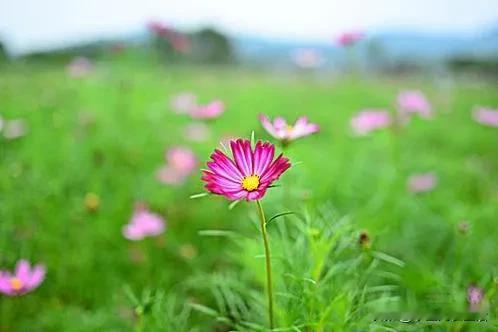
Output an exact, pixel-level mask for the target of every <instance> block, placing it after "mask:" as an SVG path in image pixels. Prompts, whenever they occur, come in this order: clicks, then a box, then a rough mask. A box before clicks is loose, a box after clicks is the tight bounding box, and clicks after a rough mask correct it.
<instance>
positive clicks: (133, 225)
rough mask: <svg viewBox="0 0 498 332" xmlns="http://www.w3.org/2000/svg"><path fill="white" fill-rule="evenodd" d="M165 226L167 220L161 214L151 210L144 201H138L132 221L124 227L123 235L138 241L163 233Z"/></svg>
mask: <svg viewBox="0 0 498 332" xmlns="http://www.w3.org/2000/svg"><path fill="white" fill-rule="evenodd" d="M165 227H166V226H165V221H164V219H163V218H162V217H161V216H160V215H159V214H156V213H153V212H150V211H149V210H148V208H147V205H145V204H144V203H136V204H135V208H134V211H133V215H132V217H131V219H130V221H129V222H128V224H126V225H125V226H124V227H123V236H124V237H125V238H127V239H128V240H132V241H138V240H142V239H144V238H146V237H154V236H158V235H160V234H162V233H163V232H164V230H165Z"/></svg>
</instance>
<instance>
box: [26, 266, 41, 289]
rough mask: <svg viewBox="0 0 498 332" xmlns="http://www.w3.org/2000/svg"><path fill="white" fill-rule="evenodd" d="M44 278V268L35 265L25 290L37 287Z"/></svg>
mask: <svg viewBox="0 0 498 332" xmlns="http://www.w3.org/2000/svg"><path fill="white" fill-rule="evenodd" d="M44 278H45V267H44V266H43V265H36V266H35V267H34V269H33V270H32V272H31V277H30V279H29V281H28V282H27V284H26V288H28V289H33V288H36V287H38V286H39V285H40V284H41V282H42V281H43V279H44Z"/></svg>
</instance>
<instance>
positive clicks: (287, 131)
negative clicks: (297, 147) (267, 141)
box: [259, 114, 320, 145]
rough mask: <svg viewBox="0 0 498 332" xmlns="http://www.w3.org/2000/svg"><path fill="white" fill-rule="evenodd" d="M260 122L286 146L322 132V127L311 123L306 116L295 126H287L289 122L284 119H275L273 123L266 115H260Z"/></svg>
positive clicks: (298, 120)
mask: <svg viewBox="0 0 498 332" xmlns="http://www.w3.org/2000/svg"><path fill="white" fill-rule="evenodd" d="M259 121H260V122H261V125H262V126H263V128H265V130H266V131H267V132H268V133H269V134H270V135H271V136H273V137H275V138H276V139H278V140H279V141H280V142H282V144H284V145H287V144H288V143H290V142H291V141H293V140H296V139H298V138H301V137H305V136H308V135H311V134H314V133H316V132H318V131H319V130H320V126H319V125H317V124H314V123H309V122H308V118H307V117H306V116H302V117H300V118H299V119H297V121H296V123H294V125H289V124H287V121H285V119H284V118H282V117H277V118H275V120H273V123H272V122H271V121H270V119H269V118H268V117H267V116H266V115H264V114H260V115H259Z"/></svg>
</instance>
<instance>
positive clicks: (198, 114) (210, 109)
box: [189, 100, 225, 120]
mask: <svg viewBox="0 0 498 332" xmlns="http://www.w3.org/2000/svg"><path fill="white" fill-rule="evenodd" d="M224 111H225V104H224V103H223V102H222V101H221V100H214V101H212V102H210V103H208V104H206V105H197V106H195V107H194V108H193V109H192V110H191V111H190V112H189V114H190V116H191V117H192V118H193V119H198V120H209V119H215V118H217V117H219V116H220V115H221V114H222V113H223V112H224Z"/></svg>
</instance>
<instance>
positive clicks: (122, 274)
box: [0, 61, 498, 332]
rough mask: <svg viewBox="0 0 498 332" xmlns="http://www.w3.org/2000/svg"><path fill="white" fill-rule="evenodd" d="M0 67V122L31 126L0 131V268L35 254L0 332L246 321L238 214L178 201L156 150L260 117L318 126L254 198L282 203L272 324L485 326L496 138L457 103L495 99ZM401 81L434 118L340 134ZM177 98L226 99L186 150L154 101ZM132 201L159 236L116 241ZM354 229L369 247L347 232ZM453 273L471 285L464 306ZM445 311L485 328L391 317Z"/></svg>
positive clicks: (218, 203)
mask: <svg viewBox="0 0 498 332" xmlns="http://www.w3.org/2000/svg"><path fill="white" fill-rule="evenodd" d="M0 70H2V72H1V73H0V115H1V116H2V117H4V118H7V119H9V118H23V119H25V120H26V122H27V124H28V127H29V132H28V134H27V135H26V136H25V137H23V138H20V139H17V140H13V141H8V140H5V139H4V138H3V137H0V192H1V193H2V195H0V268H1V269H6V268H9V269H10V268H12V266H13V265H14V263H15V262H16V261H17V260H18V259H19V258H27V259H29V260H30V261H32V262H43V263H45V265H46V266H47V277H46V280H45V282H44V283H43V284H42V285H41V286H40V288H39V289H37V290H36V291H34V292H33V293H30V294H28V295H25V296H23V297H19V298H8V297H4V296H2V297H0V330H2V331H16V332H17V331H33V330H40V331H70V332H71V331H133V330H142V331H178V332H179V331H229V330H237V331H258V330H261V331H264V330H265V327H266V326H267V322H266V311H265V310H266V300H265V297H264V285H265V279H264V278H265V275H264V256H262V253H263V246H262V243H261V239H260V234H259V228H258V223H257V220H256V211H254V206H253V205H252V204H247V203H246V202H240V203H238V204H237V205H235V206H233V207H232V209H231V210H230V209H229V208H228V207H229V202H227V201H226V200H224V199H222V198H219V197H214V196H211V195H210V196H209V197H202V198H200V197H199V199H190V198H189V197H190V196H191V195H193V194H196V193H200V192H202V190H203V188H202V183H201V181H200V180H199V177H200V175H195V176H192V177H191V178H190V179H189V182H188V183H186V184H185V186H183V187H166V186H164V185H162V184H160V183H158V182H157V181H156V179H155V171H156V170H157V168H158V167H159V166H161V164H162V163H163V162H164V160H163V153H164V149H165V148H167V147H169V146H174V145H188V146H191V147H192V148H193V149H194V150H195V151H196V153H197V154H198V156H199V159H200V160H202V161H204V160H207V159H208V157H209V153H210V152H211V151H212V150H213V148H214V147H215V146H217V145H218V142H219V141H220V140H221V139H222V137H224V136H225V135H227V134H229V135H233V136H243V137H249V135H250V133H251V131H252V130H255V131H256V135H255V136H256V137H266V135H265V133H264V132H263V130H262V129H261V128H260V125H259V123H258V121H257V114H258V113H260V112H261V113H266V114H269V115H271V116H276V115H284V116H286V117H289V118H291V119H293V118H296V117H297V116H298V115H302V114H306V115H308V116H309V118H310V120H311V121H312V122H316V123H319V124H320V125H321V128H322V129H321V132H320V133H319V134H317V135H315V136H313V137H309V138H306V139H303V140H301V141H299V142H296V143H295V144H294V145H290V146H289V147H287V148H286V151H285V154H286V155H288V156H289V157H290V158H291V161H292V163H293V167H292V168H291V169H290V170H289V171H288V172H287V173H286V174H285V175H284V176H283V177H282V179H281V181H279V186H278V187H274V188H270V189H269V191H268V194H267V196H266V197H265V199H264V202H263V203H264V206H265V209H266V214H267V217H268V219H269V220H270V219H271V217H272V216H277V215H279V214H281V213H284V212H289V211H292V212H294V213H295V214H286V215H280V216H279V217H278V218H276V219H274V220H272V221H271V222H269V223H268V231H269V236H270V245H271V247H272V253H273V263H274V277H275V281H274V287H275V293H276V296H275V298H276V318H277V319H276V321H277V326H278V327H279V329H277V330H278V331H306V332H308V331H323V332H328V331H400V330H402V331H405V330H406V331H420V330H422V329H426V330H433V331H493V329H494V330H496V328H497V325H496V324H497V323H496V316H497V315H498V312H497V310H498V309H497V301H498V299H497V296H496V289H497V288H496V287H497V286H496V284H495V281H494V277H496V276H497V275H498V270H497V266H496V262H498V250H496V249H497V246H496V239H497V238H498V228H497V227H495V225H496V216H498V177H497V174H498V172H497V170H498V149H496V142H497V139H498V132H497V131H496V129H495V128H486V127H482V126H480V125H478V124H476V123H474V122H473V121H472V119H471V115H470V114H471V113H470V110H471V109H472V107H473V106H474V105H475V104H480V105H489V106H492V107H496V106H497V105H498V95H497V94H496V87H494V86H488V85H486V84H485V83H482V82H467V81H463V82H460V81H456V82H454V84H453V85H452V86H451V87H450V90H448V89H447V86H443V85H439V84H438V83H440V82H435V83H433V82H427V81H426V80H424V79H423V78H422V79H421V78H412V79H406V80H403V81H379V80H373V79H365V80H337V81H332V80H331V81H313V80H310V79H309V78H308V77H306V78H302V77H299V76H296V77H286V79H284V78H279V77H269V76H268V75H266V74H262V73H254V72H243V71H233V70H227V69H219V68H218V69H217V70H216V71H214V70H212V69H200V68H197V69H195V70H194V69H187V68H173V67H168V65H166V66H161V67H158V66H155V65H152V64H143V65H141V66H135V65H133V64H128V63H121V64H120V63H107V62H105V61H103V62H101V63H99V64H98V65H97V66H96V70H95V72H93V73H91V74H90V75H89V76H88V77H85V78H81V79H70V78H69V77H68V76H67V75H66V73H65V72H64V67H62V66H61V67H59V66H55V65H42V64H41V63H37V64H30V63H24V64H17V63H11V64H8V65H5V66H2V68H1V69H0ZM477 83H479V84H477ZM404 87H408V88H413V87H421V88H423V89H424V90H425V91H426V92H428V94H429V96H430V99H431V101H432V102H433V104H434V108H435V109H436V111H437V114H436V116H435V117H434V119H432V120H429V121H424V120H421V119H418V118H415V119H413V120H412V121H411V123H409V124H408V125H407V126H405V127H404V128H402V130H400V131H399V132H390V131H387V130H386V131H380V132H376V133H373V134H372V135H370V136H368V137H362V138H353V137H351V135H350V134H349V128H348V126H349V120H350V117H351V116H352V114H354V113H355V112H356V111H358V110H359V109H361V108H365V107H388V108H389V107H391V105H392V103H393V101H394V98H395V95H396V93H397V92H398V91H399V90H400V89H402V88H404ZM188 90H191V91H193V92H195V93H197V94H198V95H199V99H200V100H201V101H206V100H211V99H214V98H221V99H222V100H223V101H224V102H225V103H226V104H227V111H226V114H224V115H223V116H222V117H221V118H220V119H219V120H217V121H216V122H214V123H210V124H209V126H210V129H211V130H212V136H211V138H210V139H209V141H208V142H205V143H191V142H188V141H187V140H186V139H185V138H184V134H183V132H184V127H185V125H186V124H187V123H188V121H189V120H187V118H185V117H182V116H181V115H177V114H174V113H173V112H171V110H170V109H169V108H168V103H169V98H170V97H171V96H172V95H173V94H176V93H178V92H182V91H188ZM423 171H434V172H436V173H437V175H438V178H439V184H438V187H437V188H435V190H434V191H432V192H430V193H426V194H423V195H414V194H410V193H408V192H407V190H406V178H407V176H409V175H410V174H412V173H414V172H423ZM89 192H93V193H95V194H97V195H98V196H99V197H100V206H99V207H98V209H97V210H96V211H89V210H87V209H86V208H85V205H84V198H85V195H86V194H87V193H89ZM139 200H141V201H145V202H147V203H148V204H149V206H150V208H151V209H152V210H153V211H155V212H158V213H160V214H162V215H163V216H164V217H165V218H166V219H167V222H168V230H167V232H166V233H165V234H164V235H163V236H161V237H159V238H157V239H147V240H145V241H142V242H139V243H130V241H127V240H125V239H124V238H123V237H122V234H121V228H122V226H123V225H124V224H125V223H126V222H127V220H128V219H129V217H130V215H131V213H132V207H133V203H134V202H135V201H139ZM462 220H467V221H468V222H469V224H470V230H469V231H468V232H467V233H465V234H463V233H460V232H459V231H458V224H459V223H460V221H462ZM363 230H366V231H367V232H368V234H369V236H370V239H371V245H370V246H369V247H364V246H361V245H360V244H359V243H358V236H359V233H360V232H361V231H363ZM471 283H474V284H476V285H479V286H480V287H482V288H484V289H485V290H486V296H485V305H484V307H483V311H482V312H481V313H477V314H473V315H471V314H468V313H467V302H466V288H467V286H468V285H469V284H471ZM462 317H463V318H464V319H471V318H475V319H479V318H483V317H484V318H486V319H487V320H488V321H487V322H486V323H475V322H474V323H473V322H463V321H462V322H433V323H430V322H429V323H428V322H420V323H400V322H399V319H402V318H404V319H410V318H411V319H416V318H419V319H431V318H432V319H438V318H440V319H446V318H455V319H461V318H462ZM389 320H393V321H392V322H391V321H389Z"/></svg>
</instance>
